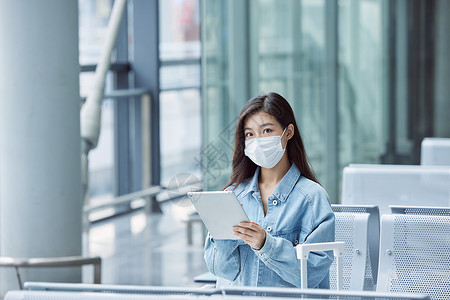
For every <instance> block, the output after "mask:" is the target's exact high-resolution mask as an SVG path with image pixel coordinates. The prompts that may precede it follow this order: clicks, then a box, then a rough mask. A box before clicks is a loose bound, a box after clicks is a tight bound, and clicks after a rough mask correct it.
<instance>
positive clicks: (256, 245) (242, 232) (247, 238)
mask: <svg viewBox="0 0 450 300" xmlns="http://www.w3.org/2000/svg"><path fill="white" fill-rule="evenodd" d="M233 231H234V234H235V235H237V236H238V237H240V238H241V239H242V240H243V241H244V242H246V243H247V244H248V245H250V247H252V248H253V249H256V250H260V249H261V248H262V247H263V246H264V243H265V242H266V231H265V230H264V228H262V227H261V226H259V225H258V224H256V223H255V222H241V223H239V225H236V226H234V227H233Z"/></svg>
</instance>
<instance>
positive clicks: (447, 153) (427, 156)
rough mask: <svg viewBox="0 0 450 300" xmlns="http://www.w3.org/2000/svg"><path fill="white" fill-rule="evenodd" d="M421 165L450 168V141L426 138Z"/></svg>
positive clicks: (423, 144) (423, 143)
mask: <svg viewBox="0 0 450 300" xmlns="http://www.w3.org/2000/svg"><path fill="white" fill-rule="evenodd" d="M420 164H421V165H424V166H450V139H448V138H447V139H446V138H424V139H423V140H422V145H421V152H420Z"/></svg>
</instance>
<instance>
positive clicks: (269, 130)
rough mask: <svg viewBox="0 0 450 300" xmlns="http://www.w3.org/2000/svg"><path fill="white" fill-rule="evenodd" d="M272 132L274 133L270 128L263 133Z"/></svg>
mask: <svg viewBox="0 0 450 300" xmlns="http://www.w3.org/2000/svg"><path fill="white" fill-rule="evenodd" d="M270 132H272V129H269V128H266V129H264V131H263V133H270Z"/></svg>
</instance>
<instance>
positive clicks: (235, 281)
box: [205, 93, 334, 288]
mask: <svg viewBox="0 0 450 300" xmlns="http://www.w3.org/2000/svg"><path fill="white" fill-rule="evenodd" d="M227 190H232V191H234V193H235V194H236V196H237V198H238V199H239V201H240V202H241V204H242V206H243V208H244V210H245V212H246V213H247V215H248V217H249V218H250V220H252V222H243V223H240V224H239V225H237V226H235V227H234V228H233V230H234V232H235V234H236V235H237V236H238V237H239V238H240V239H238V240H214V239H213V238H212V237H211V236H210V235H209V236H208V238H207V239H206V244H205V260H206V263H207V265H208V268H209V270H210V271H211V272H212V273H213V274H214V275H216V276H218V277H221V278H225V279H227V280H230V281H231V282H232V285H246V286H278V287H300V285H301V280H300V261H299V260H297V255H296V249H295V246H296V245H297V244H302V243H318V242H332V241H334V214H333V212H332V210H331V207H330V201H329V198H328V195H327V193H326V191H325V190H324V189H323V188H322V187H321V186H320V184H319V183H318V181H317V179H316V177H315V175H314V173H313V172H312V170H311V168H310V166H309V164H308V161H307V157H306V153H305V149H304V147H303V142H302V138H301V136H300V132H299V130H298V128H297V123H296V122H295V118H294V113H293V111H292V108H291V107H290V105H289V103H288V102H287V101H286V100H285V99H284V98H283V97H282V96H280V95H278V94H276V93H269V94H266V95H261V96H258V97H256V98H253V99H251V100H249V101H248V102H247V103H246V104H245V106H244V107H243V109H242V111H241V114H240V116H239V120H238V123H237V128H236V137H235V152H234V156H233V169H232V174H231V178H230V182H229V183H228V187H227ZM331 254H332V252H330V253H329V252H314V253H311V254H310V256H309V261H308V287H309V288H329V275H328V270H329V267H330V265H331V262H332V260H333V259H332V256H331Z"/></svg>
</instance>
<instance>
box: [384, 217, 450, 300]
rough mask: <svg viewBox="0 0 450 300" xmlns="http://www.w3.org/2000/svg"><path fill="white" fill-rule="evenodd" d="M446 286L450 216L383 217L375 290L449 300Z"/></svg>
mask: <svg viewBox="0 0 450 300" xmlns="http://www.w3.org/2000/svg"><path fill="white" fill-rule="evenodd" d="M449 287H450V216H448V215H425V214H391V215H383V216H382V219H381V239H380V263H379V272H378V285H377V291H381V292H412V293H422V294H427V295H430V296H431V298H432V299H450V288H449Z"/></svg>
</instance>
